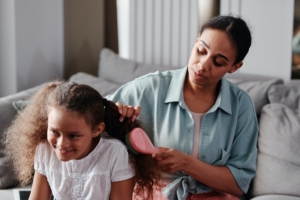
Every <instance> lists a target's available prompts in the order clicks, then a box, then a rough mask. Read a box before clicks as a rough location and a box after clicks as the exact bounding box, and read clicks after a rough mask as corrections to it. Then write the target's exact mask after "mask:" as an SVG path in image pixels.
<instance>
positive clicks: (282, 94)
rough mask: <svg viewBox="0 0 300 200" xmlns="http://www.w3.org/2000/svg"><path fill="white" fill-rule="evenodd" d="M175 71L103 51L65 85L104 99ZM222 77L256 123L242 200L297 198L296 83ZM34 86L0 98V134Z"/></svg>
mask: <svg viewBox="0 0 300 200" xmlns="http://www.w3.org/2000/svg"><path fill="white" fill-rule="evenodd" d="M176 68H178V67H173V66H157V65H146V64H140V63H137V62H134V61H131V60H126V59H122V58H120V57H119V56H118V55H117V54H115V53H114V52H112V51H111V50H109V49H103V50H102V51H101V54H100V61H99V74H98V76H97V77H96V76H92V75H89V74H86V73H83V72H79V73H77V74H74V75H73V76H71V77H70V81H74V82H77V83H83V84H88V85H91V86H92V87H94V88H95V89H97V90H98V91H99V92H100V93H101V94H102V95H104V96H105V95H108V94H110V93H113V92H114V91H115V90H116V89H117V88H118V87H120V85H122V84H124V83H126V82H128V81H130V80H132V79H134V78H136V77H139V76H141V75H144V74H146V73H149V72H154V71H157V70H160V71H164V70H169V69H176ZM227 78H228V79H229V80H230V81H232V82H234V83H235V84H237V85H238V86H239V87H241V88H242V89H244V90H245V91H247V92H248V93H249V94H250V96H251V97H252V99H253V102H254V105H255V108H256V113H257V116H258V119H259V125H260V130H259V139H258V149H259V151H258V159H257V174H256V176H255V178H254V179H253V181H252V185H251V188H250V189H249V192H248V193H247V195H244V196H243V197H241V199H253V200H271V199H272V200H273V199H274V200H281V199H283V200H285V199H286V200H300V114H299V111H300V81H291V82H289V83H283V81H282V80H281V79H279V78H274V77H263V76H257V75H249V74H247V75H246V74H241V73H238V72H237V73H235V74H232V75H227ZM37 88H39V86H37V87H35V88H31V89H28V90H25V91H22V92H19V93H17V94H14V95H10V96H7V97H3V98H0V136H1V134H2V133H3V130H4V129H5V128H6V127H7V126H8V125H9V123H10V122H11V120H12V118H13V117H14V115H15V114H16V110H15V108H14V107H13V106H12V102H13V101H16V100H20V99H27V98H28V97H29V96H31V95H32V94H33V92H35V91H36V90H37ZM2 150H3V146H2V145H0V156H1V157H0V188H2V189H1V190H0V199H2V197H5V199H13V196H12V190H13V189H14V188H15V187H16V181H15V180H14V179H13V172H12V167H11V166H10V164H9V163H8V162H7V160H6V158H5V157H4V156H3V154H2ZM7 188H10V189H7ZM3 199H4V198H3Z"/></svg>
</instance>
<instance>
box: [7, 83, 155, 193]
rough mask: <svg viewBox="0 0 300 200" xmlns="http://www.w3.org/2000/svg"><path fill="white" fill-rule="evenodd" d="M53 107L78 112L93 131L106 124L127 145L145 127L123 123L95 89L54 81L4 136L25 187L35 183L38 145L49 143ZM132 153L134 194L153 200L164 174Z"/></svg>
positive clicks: (149, 160)
mask: <svg viewBox="0 0 300 200" xmlns="http://www.w3.org/2000/svg"><path fill="white" fill-rule="evenodd" d="M103 103H104V104H105V105H104V104H103ZM49 106H59V107H62V108H64V109H66V110H68V111H75V112H77V113H78V114H79V115H80V116H82V117H84V119H85V120H86V122H87V123H88V124H89V125H90V126H91V127H92V128H93V129H94V128H95V127H96V126H97V125H98V124H99V123H101V122H104V123H105V132H106V133H107V134H108V135H109V136H112V137H114V138H117V139H119V140H121V141H122V142H123V143H124V144H125V145H126V141H125V138H126V134H127V133H129V132H130V131H131V130H133V129H134V128H137V127H142V124H141V122H140V121H138V120H135V121H132V120H131V119H129V118H125V120H124V121H123V122H120V121H119V118H120V114H119V111H118V108H117V106H116V105H115V103H114V102H112V101H106V100H103V97H102V96H101V95H100V94H99V92H97V91H96V90H95V89H94V88H92V87H90V86H88V85H82V84H76V83H72V82H65V81H52V82H50V83H48V84H46V85H44V86H43V87H42V88H41V89H39V90H38V91H37V92H36V93H35V94H34V95H33V96H32V97H31V98H30V99H29V103H28V105H27V106H26V108H25V109H24V110H23V111H22V112H20V113H19V114H17V115H16V117H15V119H14V120H13V122H12V124H11V126H10V127H9V128H8V129H6V131H5V132H4V145H5V153H6V155H7V156H8V157H9V158H10V160H11V161H12V163H13V166H14V170H15V174H16V178H17V179H18V180H19V181H20V185H21V186H24V185H26V184H28V183H29V182H31V181H32V178H33V175H34V169H33V163H34V154H35V149H36V147H37V145H38V144H39V143H40V142H47V126H48V108H49ZM128 153H129V157H130V162H131V164H132V166H133V168H134V169H135V174H136V175H135V180H136V187H135V189H134V193H135V195H138V196H142V197H143V198H144V199H151V198H152V194H153V191H154V187H155V186H159V180H160V177H161V173H160V171H159V170H158V168H157V167H156V164H155V161H154V160H153V159H152V158H151V155H145V154H135V153H133V152H131V151H130V150H128Z"/></svg>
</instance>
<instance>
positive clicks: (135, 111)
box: [132, 106, 141, 121]
mask: <svg viewBox="0 0 300 200" xmlns="http://www.w3.org/2000/svg"><path fill="white" fill-rule="evenodd" d="M140 113H141V107H140V106H135V107H134V112H133V116H132V121H134V120H135V119H136V118H137V117H138V116H139V115H140Z"/></svg>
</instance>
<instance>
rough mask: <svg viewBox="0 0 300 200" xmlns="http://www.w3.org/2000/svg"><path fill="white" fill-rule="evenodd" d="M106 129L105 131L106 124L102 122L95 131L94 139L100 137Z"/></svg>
mask: <svg viewBox="0 0 300 200" xmlns="http://www.w3.org/2000/svg"><path fill="white" fill-rule="evenodd" d="M104 129H105V124H104V122H100V123H99V124H98V125H97V126H96V127H95V129H94V131H93V137H97V136H99V135H100V134H101V133H102V132H103V131H104Z"/></svg>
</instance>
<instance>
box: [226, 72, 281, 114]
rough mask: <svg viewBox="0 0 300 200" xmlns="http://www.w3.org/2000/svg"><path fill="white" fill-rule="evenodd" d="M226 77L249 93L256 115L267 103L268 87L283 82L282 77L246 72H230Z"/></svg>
mask: <svg viewBox="0 0 300 200" xmlns="http://www.w3.org/2000/svg"><path fill="white" fill-rule="evenodd" d="M226 78H227V79H228V80H229V81H230V82H232V83H234V84H236V85H237V86H238V87H239V88H241V89H242V90H244V91H246V92H247V93H248V94H249V96H250V97H251V99H252V101H253V103H254V106H255V110H256V114H257V116H260V114H261V109H262V107H263V106H264V105H266V104H268V103H269V100H268V90H269V89H270V87H271V86H272V85H277V84H281V83H283V81H282V79H278V78H273V77H262V76H258V75H257V76H256V75H248V74H235V75H233V74H232V75H227V76H226Z"/></svg>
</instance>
